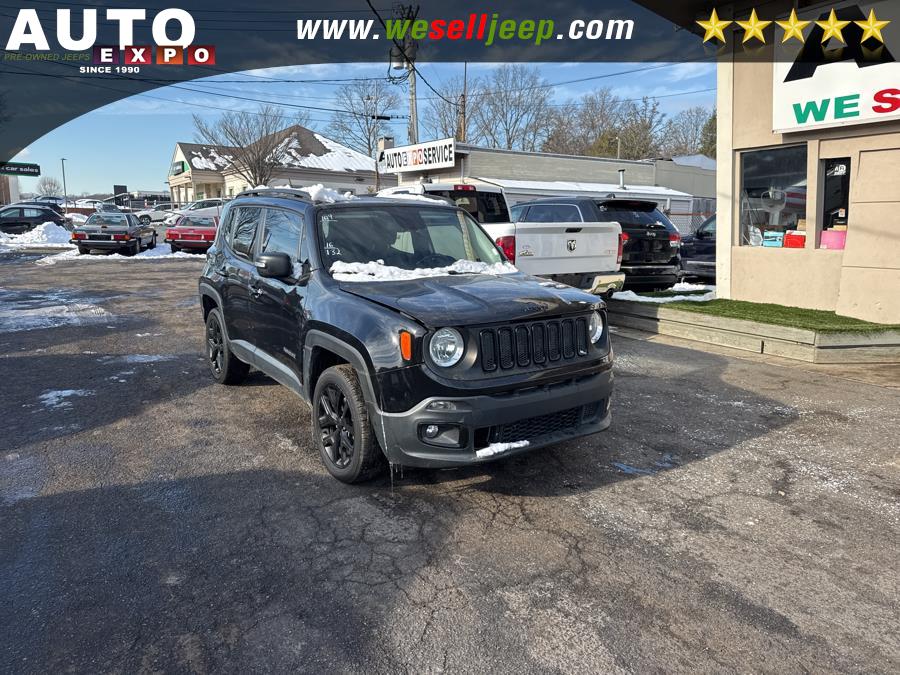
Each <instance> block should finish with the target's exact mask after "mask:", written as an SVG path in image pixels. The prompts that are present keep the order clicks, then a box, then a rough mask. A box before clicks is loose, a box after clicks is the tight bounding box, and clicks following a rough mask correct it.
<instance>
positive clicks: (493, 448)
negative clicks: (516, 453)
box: [475, 441, 529, 458]
mask: <svg viewBox="0 0 900 675" xmlns="http://www.w3.org/2000/svg"><path fill="white" fill-rule="evenodd" d="M528 445H529V441H513V442H512V443H491V444H490V445H489V446H487V447H486V448H481V450H476V451H475V456H476V457H478V458H484V457H491V456H493V455H499V454H500V453H501V452H506V451H507V450H515V449H516V448H524V447H527V446H528Z"/></svg>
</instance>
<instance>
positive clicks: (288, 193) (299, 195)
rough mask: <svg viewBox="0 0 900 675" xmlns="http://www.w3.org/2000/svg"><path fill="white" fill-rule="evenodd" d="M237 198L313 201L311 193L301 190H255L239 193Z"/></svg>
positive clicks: (277, 188)
mask: <svg viewBox="0 0 900 675" xmlns="http://www.w3.org/2000/svg"><path fill="white" fill-rule="evenodd" d="M237 197H290V198H291V199H302V200H303V201H305V202H312V201H313V198H312V195H310V194H309V192H307V191H306V190H301V189H299V188H279V187H275V188H269V187H267V188H253V189H252V190H244V191H243V192H239V193H238V194H237ZM237 197H235V199H237Z"/></svg>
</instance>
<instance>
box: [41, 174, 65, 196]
mask: <svg viewBox="0 0 900 675" xmlns="http://www.w3.org/2000/svg"><path fill="white" fill-rule="evenodd" d="M37 191H38V194H39V195H41V196H43V197H61V196H62V191H63V189H62V183H60V182H59V180H58V179H56V178H54V177H53V176H41V177H40V178H39V179H38V182H37Z"/></svg>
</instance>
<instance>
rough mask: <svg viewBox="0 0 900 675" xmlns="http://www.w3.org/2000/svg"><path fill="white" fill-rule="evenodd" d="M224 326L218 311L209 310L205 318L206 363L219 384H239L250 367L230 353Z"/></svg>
mask: <svg viewBox="0 0 900 675" xmlns="http://www.w3.org/2000/svg"><path fill="white" fill-rule="evenodd" d="M224 326H225V323H224V321H223V320H222V313H221V312H220V311H219V309H218V308H216V309H213V310H210V312H209V315H207V317H206V363H207V365H208V366H209V372H210V373H212V376H213V379H214V380H215V381H216V382H218V383H219V384H240V383H241V382H243V381H244V379H245V378H246V377H247V373H248V372H250V366H249V365H247V364H246V363H244V362H243V361H241V360H240V359H238V358H237V357H236V356H235V355H234V353H232V351H231V348H230V347H229V346H228V337H227V336H226V335H225V328H224Z"/></svg>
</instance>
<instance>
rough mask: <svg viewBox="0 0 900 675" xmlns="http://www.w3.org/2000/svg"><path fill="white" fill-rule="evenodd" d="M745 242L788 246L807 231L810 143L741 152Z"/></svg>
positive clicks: (756, 244)
mask: <svg viewBox="0 0 900 675" xmlns="http://www.w3.org/2000/svg"><path fill="white" fill-rule="evenodd" d="M740 224H741V237H740V241H741V245H742V246H772V247H777V248H781V247H783V246H784V239H785V235H792V236H791V237H790V238H789V241H793V242H796V241H798V240H799V239H802V238H803V235H801V234H800V233H801V232H803V233H805V230H806V145H796V146H791V147H786V148H773V149H771V150H755V151H753V152H743V153H741V215H740Z"/></svg>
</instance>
